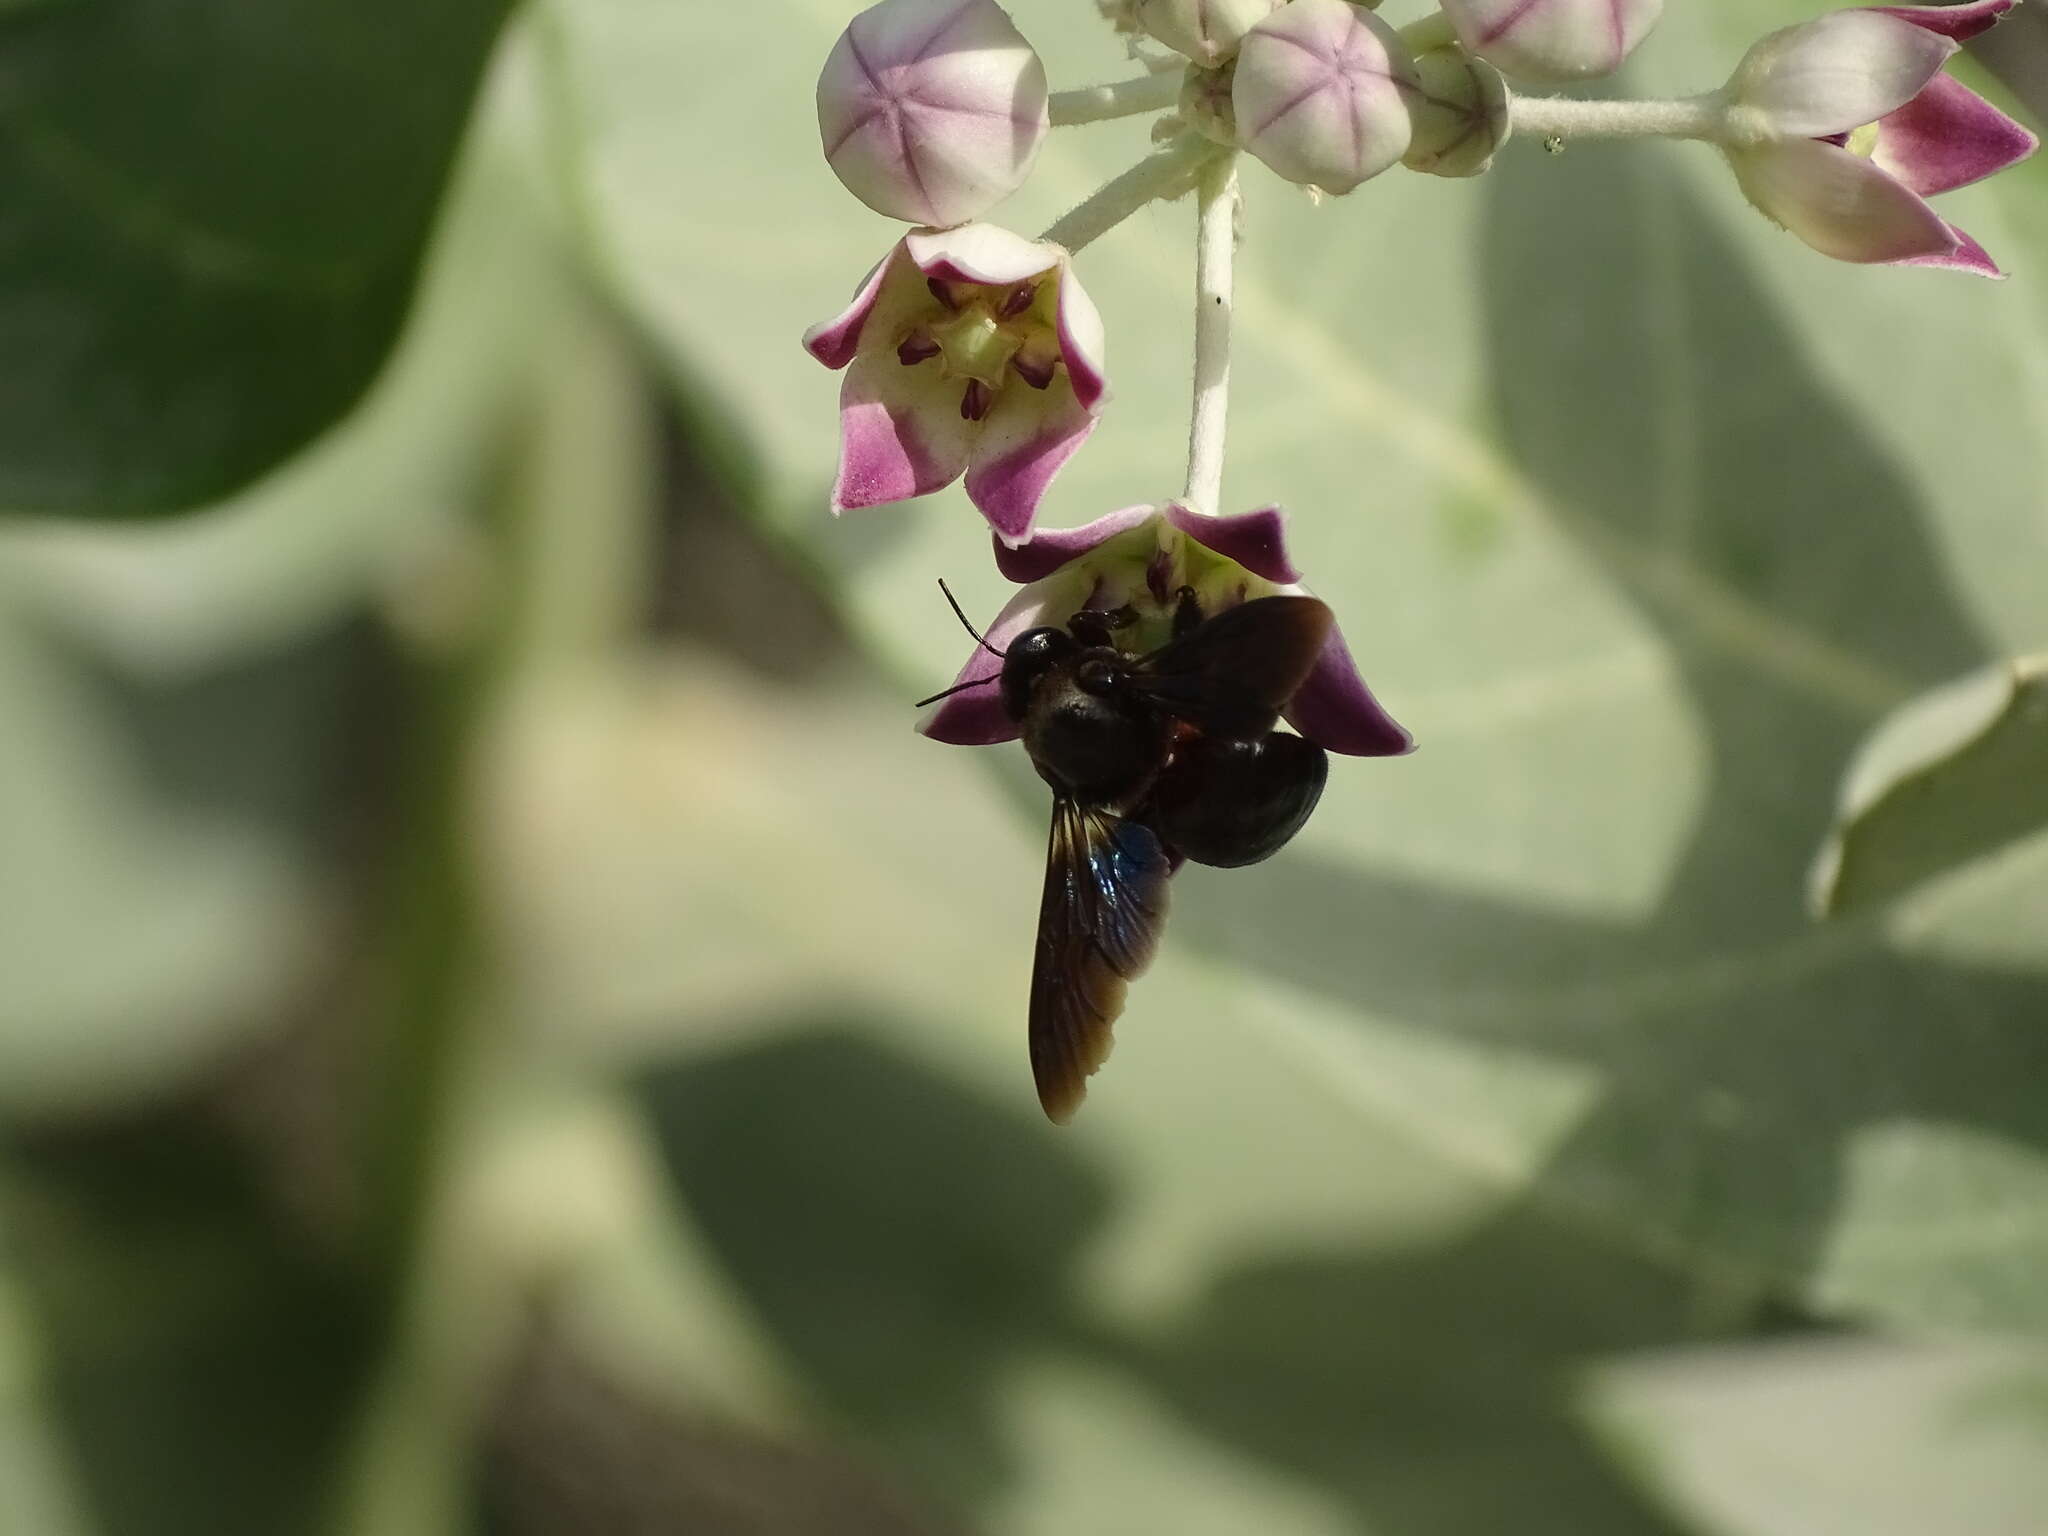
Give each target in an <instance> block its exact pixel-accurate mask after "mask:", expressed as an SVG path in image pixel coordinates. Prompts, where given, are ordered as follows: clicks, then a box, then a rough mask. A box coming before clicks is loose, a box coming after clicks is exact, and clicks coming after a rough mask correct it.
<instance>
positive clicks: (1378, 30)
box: [1231, 0, 1420, 193]
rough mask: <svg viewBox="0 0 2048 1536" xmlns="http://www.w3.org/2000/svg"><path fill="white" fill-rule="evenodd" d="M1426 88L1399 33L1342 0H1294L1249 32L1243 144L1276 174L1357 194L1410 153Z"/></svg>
mask: <svg viewBox="0 0 2048 1536" xmlns="http://www.w3.org/2000/svg"><path fill="white" fill-rule="evenodd" d="M1419 88H1420V81H1419V80H1418V79H1417V76H1416V73H1415V60H1414V57H1413V56H1412V55H1411V54H1410V53H1409V51H1408V45H1407V44H1406V43H1404V42H1402V41H1401V34H1400V33H1398V32H1396V31H1395V30H1394V29H1393V28H1392V27H1390V26H1388V25H1387V24H1386V23H1385V22H1384V21H1381V20H1380V19H1379V18H1378V17H1377V16H1375V15H1373V14H1372V13H1371V12H1370V11H1362V10H1360V9H1358V8H1357V7H1356V6H1352V5H1347V4H1345V3H1344V0H1294V3H1293V4H1291V5H1286V6H1283V7H1281V9H1279V10H1277V11H1275V12H1274V13H1273V14H1272V15H1271V16H1268V17H1267V18H1266V19H1265V20H1264V21H1262V22H1260V23H1259V24H1258V25H1257V26H1256V27H1254V28H1252V30H1251V31H1250V32H1248V33H1246V34H1245V37H1244V41H1243V43H1242V44H1240V45H1239V48H1238V55H1237V78H1236V81H1235V83H1234V84H1233V85H1232V87H1231V103H1232V106H1233V107H1234V109H1235V111H1236V115H1237V132H1238V139H1239V142H1240V143H1242V144H1243V146H1244V147H1245V148H1246V149H1248V150H1250V151H1251V152H1252V153H1253V154H1254V155H1257V156H1258V157H1259V159H1261V160H1263V161H1264V162H1265V163H1266V164H1267V166H1269V167H1270V168H1271V169H1272V170H1273V171H1274V172H1275V173H1277V174H1278V175H1281V176H1284V177H1286V178H1287V180H1289V181H1294V182H1300V183H1302V184H1303V185H1304V186H1312V187H1320V188H1321V189H1322V190H1323V191H1325V192H1335V193H1343V192H1349V191H1350V190H1351V189H1352V188H1353V187H1355V186H1357V185H1358V184H1359V183H1360V182H1361V181H1365V180H1367V179H1368V178H1370V177H1373V176H1377V175H1379V173H1380V172H1381V171H1384V170H1385V169H1386V168H1387V167H1388V166H1390V165H1392V164H1393V163H1394V162H1395V161H1397V160H1399V159H1400V158H1401V156H1402V155H1403V154H1404V153H1406V152H1407V149H1408V143H1409V139H1410V136H1411V135H1412V133H1413V125H1412V124H1411V122H1410V119H1409V111H1410V107H1411V103H1412V101H1413V100H1414V98H1415V97H1416V94H1417V92H1418V90H1419Z"/></svg>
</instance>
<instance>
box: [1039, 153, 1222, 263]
mask: <svg viewBox="0 0 2048 1536" xmlns="http://www.w3.org/2000/svg"><path fill="white" fill-rule="evenodd" d="M1227 153H1228V151H1227V150H1225V149H1224V148H1223V147H1222V146H1220V145H1217V144H1212V143H1211V142H1210V141H1209V140H1207V139H1205V138H1202V137H1201V136H1200V135H1198V134H1192V133H1184V134H1182V135H1181V136H1180V137H1179V138H1177V139H1175V140H1173V142H1171V143H1170V144H1167V145H1165V146H1164V147H1163V148H1160V149H1156V150H1154V151H1153V152H1152V153H1151V154H1149V155H1147V156H1146V157H1145V158H1144V159H1142V160H1140V161H1139V162H1138V163H1137V164H1136V165H1134V166H1132V167H1131V168H1130V169H1129V170H1127V171H1125V172H1124V173H1123V174H1122V175H1120V176H1114V177H1111V178H1110V179H1109V180H1108V181H1106V182H1104V183H1103V184H1102V185H1101V186H1100V187H1098V188H1096V189H1095V191H1093V192H1092V193H1090V194H1089V195H1088V196H1087V197H1085V198H1083V199H1082V200H1081V201H1080V202H1079V203H1077V204H1075V205H1074V206H1073V207H1072V208H1070V209H1068V210H1067V211H1066V212H1065V213H1063V214H1061V215H1060V216H1059V217H1058V218H1057V219H1055V220H1054V221H1053V222H1052V223H1051V224H1049V225H1047V226H1046V230H1045V233H1044V234H1042V235H1040V236H1039V237H1038V238H1039V239H1041V240H1044V241H1048V242H1050V243H1051V244H1053V245H1060V246H1065V247H1066V248H1067V250H1068V251H1069V252H1073V251H1078V250H1080V249H1081V248H1082V247H1083V246H1085V245H1088V244H1090V243H1092V242H1093V241H1096V240H1099V239H1100V238H1101V237H1102V236H1104V235H1106V234H1108V233H1109V232H1110V231H1111V230H1112V229H1115V228H1116V227H1117V225H1119V224H1121V223H1123V221H1124V220H1125V219H1128V218H1129V217H1130V216H1131V215H1132V214H1134V213H1136V212H1137V211H1138V210H1139V209H1140V208H1143V207H1145V206H1147V205H1148V204H1151V203H1156V202H1162V201H1164V202H1171V201H1172V200H1173V199H1175V198H1177V197H1182V196H1185V195H1186V194H1187V192H1188V191H1189V190H1190V189H1192V188H1193V186H1194V185H1195V182H1196V181H1197V180H1198V179H1199V178H1200V176H1201V174H1202V168H1203V167H1204V166H1206V165H1207V164H1208V163H1209V162H1210V161H1212V160H1215V159H1217V158H1218V157H1220V156H1222V155H1225V154H1227Z"/></svg>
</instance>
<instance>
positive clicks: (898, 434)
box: [832, 350, 977, 513]
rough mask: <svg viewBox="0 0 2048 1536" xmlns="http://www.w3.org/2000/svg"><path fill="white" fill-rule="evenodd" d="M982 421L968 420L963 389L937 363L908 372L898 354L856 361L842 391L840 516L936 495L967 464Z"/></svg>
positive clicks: (873, 354)
mask: <svg viewBox="0 0 2048 1536" xmlns="http://www.w3.org/2000/svg"><path fill="white" fill-rule="evenodd" d="M976 426H977V424H976V423H974V422H969V421H963V420H962V419H961V416H960V385H959V383H958V381H956V380H948V379H945V378H943V377H941V375H940V371H939V365H938V363H937V361H936V360H934V361H931V362H925V363H919V364H918V365H916V366H915V367H911V368H906V367H904V366H903V364H901V363H899V362H897V361H896V358H895V355H894V354H893V353H890V352H882V351H875V350H868V351H863V352H861V353H860V354H859V355H858V356H856V357H855V358H854V361H853V366H852V367H851V368H849V369H847V371H846V381H845V383H843V384H842V385H840V388H839V474H838V477H837V479H836V480H835V482H834V483H833V486H832V510H833V512H834V513H839V512H846V511H850V510H852V509H853V508H855V507H873V506H879V505H881V504H882V503H884V502H890V501H903V500H905V499H907V498H909V497H912V496H924V495H928V494H929V493H931V492H932V491H936V490H939V489H941V488H943V487H945V486H948V485H951V484H952V483H953V481H954V480H955V479H957V478H958V477H959V475H960V472H961V470H963V469H965V468H966V467H967V455H968V450H969V447H970V446H971V444H972V443H973V440H974V436H975V431H976Z"/></svg>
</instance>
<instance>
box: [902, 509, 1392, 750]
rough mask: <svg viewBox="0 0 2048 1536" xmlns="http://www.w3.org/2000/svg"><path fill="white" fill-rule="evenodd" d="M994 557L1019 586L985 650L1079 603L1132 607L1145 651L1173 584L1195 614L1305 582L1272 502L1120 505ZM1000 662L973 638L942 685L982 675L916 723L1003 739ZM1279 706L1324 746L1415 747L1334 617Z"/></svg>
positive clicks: (1163, 632) (1167, 609) (959, 740)
mask: <svg viewBox="0 0 2048 1536" xmlns="http://www.w3.org/2000/svg"><path fill="white" fill-rule="evenodd" d="M996 568H997V569H998V570H1000V571H1001V572H1002V573H1003V575H1005V576H1006V577H1008V578H1009V579H1010V580H1011V581H1014V582H1019V583H1021V584H1022V586H1023V590H1021V591H1020V592H1018V593H1017V595H1016V596H1015V597H1013V598H1012V599H1010V601H1009V602H1008V603H1007V604H1006V605H1005V606H1004V608H1003V611H1002V612H1001V613H999V614H997V615H996V617H995V620H994V621H993V622H992V623H991V624H990V625H989V627H988V631H987V639H988V643H989V644H990V645H992V646H994V647H995V648H996V649H997V650H1002V649H1004V648H1005V647H1006V646H1007V645H1008V644H1009V642H1010V641H1011V640H1013V639H1014V638H1016V637H1017V636H1018V635H1021V634H1023V633H1024V631H1025V630H1027V629H1035V628H1037V627H1038V626H1040V625H1044V624H1051V625H1062V626H1063V625H1065V624H1066V622H1067V620H1068V619H1069V618H1070V617H1072V616H1073V615H1074V614H1075V613H1078V612H1079V611H1080V610H1081V609H1083V608H1095V609H1115V608H1121V607H1124V606H1125V605H1127V604H1128V605H1129V606H1130V607H1131V608H1133V609H1135V610H1136V612H1137V614H1138V616H1139V617H1138V621H1137V623H1136V624H1135V625H1133V626H1132V628H1131V629H1130V630H1129V631H1128V634H1129V642H1128V645H1127V646H1126V648H1127V649H1130V650H1132V651H1145V650H1150V649H1152V648H1153V647H1155V646H1157V645H1160V644H1163V643H1164V642H1165V641H1166V639H1167V637H1168V635H1169V633H1170V630H1171V625H1172V621H1173V612H1174V609H1175V607H1176V606H1177V602H1178V596H1177V595H1178V593H1179V592H1180V589H1181V588H1182V587H1190V588H1192V589H1193V590H1194V593H1195V596H1196V600H1197V601H1198V602H1199V603H1200V604H1201V608H1202V612H1203V614H1204V615H1213V614H1216V613H1220V612H1222V611H1223V610H1224V609H1226V608H1230V607H1234V606H1235V605H1236V604H1238V603H1242V602H1245V601H1247V600H1249V599H1251V598H1255V597H1270V596H1272V595H1273V594H1275V593H1282V592H1287V593H1292V592H1305V591H1307V590H1308V589H1307V588H1306V587H1304V586H1302V585H1301V573H1300V572H1299V571H1297V570H1296V569H1295V568H1294V563H1293V562H1292V561H1291V560H1290V559H1289V558H1288V556H1287V527H1286V517H1285V514H1283V513H1282V512H1281V510H1280V509H1279V508H1278V507H1261V508H1260V509H1259V510H1257V511H1255V512H1246V513H1242V514H1240V515H1238V516H1234V517H1211V516H1208V515H1206V514H1204V513H1200V512H1196V511H1194V510H1192V509H1191V508H1188V507H1185V506H1183V505H1181V504H1180V503H1179V502H1168V503H1167V504H1166V505H1165V506H1163V507H1155V506H1139V507H1126V508H1124V509H1123V510H1122V511H1120V512H1112V513H1110V514H1109V515H1108V516H1107V517H1101V518H1097V519H1096V520H1095V521H1094V522H1092V523H1089V524H1088V525H1087V526H1085V527H1082V528H1074V529H1071V530H1067V531H1064V532H1048V533H1041V534H1039V535H1038V536H1037V537H1035V538H1033V539H1032V540H1031V541H1030V542H1029V543H1027V544H1023V545H1021V546H1016V547H1007V546H1005V545H1003V544H1002V543H1000V542H998V543H997V545H996ZM1119 643H1123V642H1122V641H1120V642H1119ZM1002 666H1003V664H1002V661H1001V660H1000V659H999V658H998V657H996V656H994V655H992V654H990V653H989V652H988V651H987V650H984V649H983V648H982V647H980V646H976V647H975V649H974V651H973V653H972V654H971V655H970V656H969V657H968V658H967V664H966V665H965V666H964V667H962V668H961V669H960V675H959V676H958V677H957V678H955V679H954V686H955V687H960V686H962V685H963V684H978V683H986V684H987V685H988V686H986V687H974V686H969V687H967V688H966V690H965V691H964V692H960V693H955V694H953V695H952V696H951V697H950V698H947V699H945V700H943V701H942V702H940V703H938V704H937V705H935V706H934V707H933V708H932V710H931V712H930V713H929V714H928V715H927V716H926V717H925V718H924V720H923V721H921V722H920V723H919V726H918V729H919V730H921V731H923V732H924V734H925V735H927V736H930V737H932V738H933V739H934V740H936V741H944V742H951V743H954V744H955V745H959V746H984V745H987V744H989V743H992V742H999V741H1012V740H1015V739H1016V736H1017V722H1015V721H1014V720H1012V719H1010V717H1009V716H1008V715H1007V714H1006V713H1005V712H1004V710H1003V704H1002V699H1001V697H1000V694H999V690H998V689H997V687H996V686H995V684H996V680H997V679H998V678H999V677H1000V676H1001V673H1002ZM1282 713H1283V716H1284V718H1285V719H1286V720H1287V723H1288V724H1290V725H1292V726H1293V727H1294V728H1295V729H1296V730H1297V731H1299V732H1300V733H1301V734H1302V735H1303V736H1306V737H1307V738H1308V739H1309V740H1310V741H1313V742H1315V743H1317V744H1318V745H1319V746H1322V747H1323V748H1325V749H1326V750H1328V751H1331V752H1339V753H1346V754H1349V755H1350V756H1353V757H1392V756H1396V755H1398V754H1400V753H1403V752H1410V751H1413V750H1414V747H1415V742H1414V739H1413V738H1412V737H1410V736H1409V734H1408V733H1407V732H1406V731H1404V730H1403V729H1402V728H1401V727H1400V726H1399V725H1397V724H1396V723H1395V722H1394V719H1393V717H1392V716H1391V715H1389V714H1388V713H1387V712H1386V710H1385V709H1383V708H1381V706H1380V703H1379V701H1378V700H1377V699H1375V698H1374V697H1373V696H1372V690H1371V689H1369V688H1368V687H1366V685H1365V679H1364V678H1362V677H1361V676H1359V672H1358V664H1357V663H1356V662H1355V661H1353V660H1352V659H1351V652H1350V650H1349V648H1348V647H1346V645H1345V644H1344V637H1343V635H1342V634H1341V633H1340V632H1339V631H1338V630H1336V629H1335V628H1332V629H1331V631H1330V638H1329V640H1328V642H1327V643H1326V644H1325V645H1324V647H1323V651H1322V654H1321V655H1320V656H1319V657H1318V658H1317V659H1316V665H1315V670H1314V671H1312V672H1311V673H1310V674H1309V677H1308V681H1307V682H1306V683H1304V684H1303V685H1302V687H1301V691H1300V692H1298V693H1297V694H1295V696H1294V698H1293V700H1292V701H1291V702H1290V703H1289V704H1288V706H1287V708H1286V709H1285V710H1284V711H1283V712H1282Z"/></svg>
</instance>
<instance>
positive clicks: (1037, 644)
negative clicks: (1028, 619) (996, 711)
mask: <svg viewBox="0 0 2048 1536" xmlns="http://www.w3.org/2000/svg"><path fill="white" fill-rule="evenodd" d="M1079 650H1080V643H1079V642H1078V641H1076V640H1075V639H1074V637H1073V636H1072V635H1070V634H1068V633H1067V632H1066V631H1065V630H1064V629H1055V628H1053V627H1051V626H1050V625H1047V626H1045V627H1043V628H1040V629H1027V630H1025V631H1024V633H1023V634H1021V635H1019V636H1018V637H1017V638H1016V639H1014V640H1012V641H1011V642H1010V646H1009V649H1008V650H1007V651H1005V652H1004V653H1003V708H1004V710H1005V711H1007V712H1008V714H1009V716H1010V718H1011V719H1012V720H1022V719H1023V718H1024V712H1025V710H1026V709H1028V708H1029V707H1030V705H1031V690H1032V688H1033V687H1034V686H1036V684H1037V683H1038V680H1039V679H1040V678H1042V677H1044V676H1045V675H1046V674H1047V673H1048V672H1050V671H1052V670H1053V668H1055V667H1057V666H1059V665H1060V663H1062V662H1064V661H1067V660H1069V659H1070V658H1071V657H1073V656H1074V654H1075V653H1076V652H1077V651H1079Z"/></svg>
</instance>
